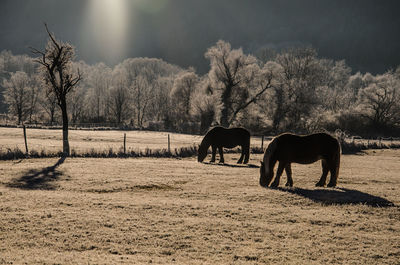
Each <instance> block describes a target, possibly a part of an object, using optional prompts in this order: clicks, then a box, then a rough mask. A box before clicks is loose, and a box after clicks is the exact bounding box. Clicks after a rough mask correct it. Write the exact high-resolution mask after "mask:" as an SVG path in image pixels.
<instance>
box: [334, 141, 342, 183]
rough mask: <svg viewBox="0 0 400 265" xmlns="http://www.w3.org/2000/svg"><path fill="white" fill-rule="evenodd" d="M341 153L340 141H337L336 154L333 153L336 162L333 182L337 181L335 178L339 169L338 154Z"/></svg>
mask: <svg viewBox="0 0 400 265" xmlns="http://www.w3.org/2000/svg"><path fill="white" fill-rule="evenodd" d="M341 153H342V148H341V147H340V143H339V141H338V144H337V150H336V154H335V162H336V165H335V167H336V170H335V183H337V180H338V178H339V169H340V155H341Z"/></svg>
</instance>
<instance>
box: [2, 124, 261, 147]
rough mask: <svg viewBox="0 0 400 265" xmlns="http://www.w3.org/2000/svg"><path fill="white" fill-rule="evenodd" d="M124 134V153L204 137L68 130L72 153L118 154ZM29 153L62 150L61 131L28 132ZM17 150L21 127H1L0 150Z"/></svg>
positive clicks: (186, 143)
mask: <svg viewBox="0 0 400 265" xmlns="http://www.w3.org/2000/svg"><path fill="white" fill-rule="evenodd" d="M124 133H126V146H127V151H129V150H133V151H143V150H145V149H146V148H149V149H153V150H154V149H167V148H168V135H170V147H171V150H174V149H175V148H181V147H189V146H193V145H198V144H200V142H201V140H202V139H203V136H199V135H189V134H178V133H167V132H151V131H115V130H114V131H113V130H104V131H93V130H70V131H69V142H70V147H71V150H75V151H76V152H77V153H84V152H88V151H90V150H92V149H93V150H95V151H103V150H109V149H110V148H112V149H113V150H114V151H118V150H120V149H121V148H122V147H123V141H124ZM27 142H28V149H29V150H36V151H38V152H40V151H41V150H46V151H48V152H59V151H62V131H61V130H60V129H58V130H48V129H27ZM251 145H252V146H257V147H260V146H261V139H260V137H252V139H251ZM7 148H11V149H14V148H19V149H20V150H23V151H25V143H24V134H23V130H22V128H5V127H0V150H2V149H3V150H4V149H7Z"/></svg>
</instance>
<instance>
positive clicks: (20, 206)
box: [0, 150, 400, 264]
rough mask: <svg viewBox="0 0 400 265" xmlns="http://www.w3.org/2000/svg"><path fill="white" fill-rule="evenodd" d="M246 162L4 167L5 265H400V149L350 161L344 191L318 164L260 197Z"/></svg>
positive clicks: (0, 198) (43, 162) (37, 162)
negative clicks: (325, 178) (323, 183)
mask: <svg viewBox="0 0 400 265" xmlns="http://www.w3.org/2000/svg"><path fill="white" fill-rule="evenodd" d="M238 157H239V154H229V155H227V156H226V161H227V163H228V165H218V164H201V163H197V162H196V161H195V159H194V158H185V159H181V160H179V159H155V158H140V159H135V158H129V159H93V158H90V159H88V158H67V159H66V160H65V161H59V165H56V162H57V161H58V160H57V159H29V160H22V161H0V209H1V215H2V216H1V218H0V242H1V244H0V263H6V264H7V263H17V264H20V263H27V264H34V263H38V264H84V263H88V264H112V263H140V264H142V263H150V262H152V263H159V264H169V263H176V264H204V263H206V264H233V263H234V264H263V263H270V264H384V263H386V264H398V263H399V259H400V245H399V242H400V223H399V220H400V211H399V205H400V193H399V190H398V187H399V184H400V179H399V173H398V172H400V151H393V150H383V151H375V152H373V151H371V152H369V153H368V154H366V155H348V156H343V157H342V167H341V175H340V179H339V188H337V189H327V188H325V189H316V188H314V184H315V183H316V182H317V181H318V178H319V174H320V171H321V169H320V165H319V164H318V163H316V164H312V165H308V166H304V165H303V166H300V165H294V166H293V178H294V185H295V187H297V188H294V189H289V190H287V189H275V190H274V189H265V188H261V187H260V186H259V185H258V176H259V173H258V172H259V169H258V168H257V167H256V166H255V165H258V163H259V162H258V161H259V160H260V159H261V155H252V156H251V161H250V166H236V164H235V161H236V160H237V159H238ZM61 162H63V163H61ZM52 166H53V167H52ZM282 182H283V183H281V186H282V184H284V182H285V179H283V180H282ZM388 205H394V206H390V207H388Z"/></svg>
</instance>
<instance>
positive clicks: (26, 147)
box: [23, 124, 29, 154]
mask: <svg viewBox="0 0 400 265" xmlns="http://www.w3.org/2000/svg"><path fill="white" fill-rule="evenodd" d="M23 128H24V140H25V150H26V154H28V153H29V152H28V142H27V141H26V127H25V124H24V125H23Z"/></svg>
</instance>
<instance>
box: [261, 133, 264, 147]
mask: <svg viewBox="0 0 400 265" xmlns="http://www.w3.org/2000/svg"><path fill="white" fill-rule="evenodd" d="M261 151H264V135H262V136H261Z"/></svg>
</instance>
